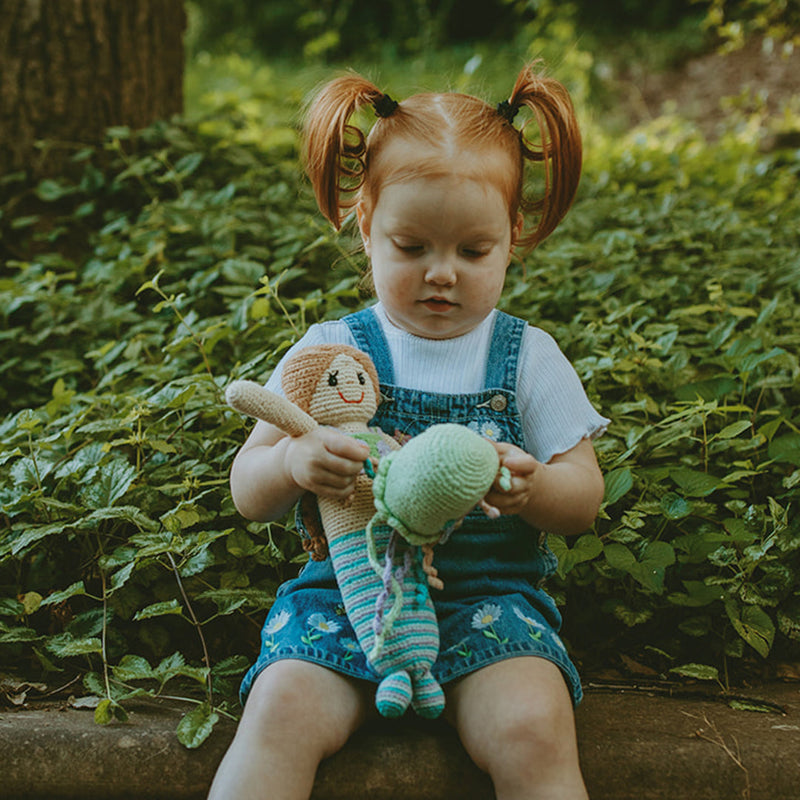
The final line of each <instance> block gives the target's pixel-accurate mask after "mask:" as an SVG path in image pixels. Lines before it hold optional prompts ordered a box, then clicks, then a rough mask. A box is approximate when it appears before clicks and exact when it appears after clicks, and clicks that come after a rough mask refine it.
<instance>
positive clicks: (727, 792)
mask: <svg viewBox="0 0 800 800" xmlns="http://www.w3.org/2000/svg"><path fill="white" fill-rule="evenodd" d="M749 694H750V695H751V696H752V697H754V698H760V699H763V700H767V701H770V702H772V703H777V704H779V705H780V706H782V707H784V708H785V709H786V712H787V713H786V715H781V714H778V713H754V712H747V711H738V710H734V709H732V708H729V707H728V706H727V705H725V704H724V703H721V702H715V701H713V700H711V699H708V698H701V697H697V698H692V697H681V698H680V699H678V698H675V697H666V696H658V695H652V694H649V693H647V692H644V691H617V692H596V691H589V692H588V693H587V696H586V699H585V700H584V702H583V704H582V705H581V707H580V708H579V709H578V713H577V724H578V736H579V741H580V747H581V761H582V764H583V770H584V775H585V778H586V783H587V786H588V788H589V793H590V796H591V798H592V800H684V799H685V798H692V800H733V799H734V798H741V797H748V795H747V794H745V793H744V792H745V788H746V787H749V798H750V800H798V798H800V788H798V787H800V687H798V686H797V685H796V684H795V685H792V684H777V685H772V686H769V687H763V688H762V689H759V690H752V691H751V692H749ZM179 716H180V711H179V710H177V709H175V708H174V707H169V706H162V705H158V704H151V705H143V706H139V707H134V708H132V709H131V713H130V721H129V722H128V723H124V724H122V723H112V724H111V725H109V726H106V727H100V726H97V725H95V724H94V721H93V718H92V714H91V713H90V712H86V711H77V710H74V709H68V710H64V711H61V710H57V709H48V710H21V711H3V712H0V754H2V785H1V786H0V794H2V796H3V797H4V798H6V800H22V799H23V798H26V799H28V800H44V798H48V800H68V799H71V798H75V799H76V800H77V799H78V798H80V800H93V799H94V798H97V800H101V799H102V800H117V798H119V799H120V800H122V799H123V798H125V799H127V798H136V800H184V799H185V800H195V799H196V800H201V799H202V798H204V797H205V795H206V791H207V789H208V786H209V785H210V783H211V779H212V777H213V775H214V772H215V770H216V766H217V764H218V763H219V761H220V759H221V758H222V755H223V754H224V752H225V750H226V748H227V746H228V744H229V743H230V740H231V738H232V736H233V732H234V727H235V726H234V725H233V723H231V722H227V721H223V722H220V723H219V724H218V726H217V729H216V730H215V731H214V734H213V735H212V736H211V737H210V739H209V740H208V741H207V742H206V743H205V744H204V745H203V747H201V748H200V749H199V750H194V751H190V750H186V749H184V748H183V747H182V746H181V745H180V744H179V743H178V741H177V739H176V737H175V726H176V724H177V720H178V718H179ZM726 748H727V750H726ZM734 756H736V758H738V760H739V763H738V764H737V763H736V761H735V759H734ZM492 797H493V793H492V789H491V784H490V782H489V780H488V779H487V777H486V776H485V775H484V774H483V773H481V772H480V771H479V770H478V769H477V768H476V767H475V766H474V765H473V764H472V763H471V762H470V761H469V759H468V757H467V755H466V753H465V752H464V751H463V749H462V748H461V746H460V744H459V742H458V740H457V737H456V736H455V735H454V733H453V732H452V731H451V730H450V729H449V728H448V727H447V726H446V725H445V724H444V723H441V722H436V723H426V722H422V721H418V720H414V719H409V720H404V721H401V722H399V723H384V724H380V725H375V726H370V727H368V728H365V729H364V730H362V731H360V732H359V733H358V734H357V735H356V736H354V737H353V739H352V740H351V741H350V742H349V743H348V745H347V747H346V748H345V749H344V750H342V751H341V752H340V753H339V754H337V755H336V756H334V757H333V758H331V759H329V760H327V761H326V762H324V763H323V764H322V765H321V766H320V770H319V773H318V775H317V781H316V785H315V789H314V794H313V800H345V798H346V799H347V800H357V799H358V798H365V799H366V798H368V799H369V800H491V798H492Z"/></svg>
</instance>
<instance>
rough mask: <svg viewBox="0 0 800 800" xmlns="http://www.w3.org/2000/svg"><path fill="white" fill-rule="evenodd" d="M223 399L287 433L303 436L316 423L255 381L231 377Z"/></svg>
mask: <svg viewBox="0 0 800 800" xmlns="http://www.w3.org/2000/svg"><path fill="white" fill-rule="evenodd" d="M225 399H226V400H227V401H228V405H230V406H232V407H233V408H235V409H236V410H237V411H241V412H242V413H243V414H247V415H248V416H249V417H255V418H256V419H260V420H261V421H262V422H269V423H270V424H272V425H274V426H275V427H276V428H279V429H280V430H282V431H284V432H285V433H288V434H289V436H302V435H303V434H306V433H308V432H309V431H312V430H314V428H316V427H317V422H316V421H315V420H314V419H313V418H312V417H310V416H309V415H308V414H306V412H305V411H302V410H301V409H299V408H298V407H297V406H296V405H295V404H294V403H291V402H289V401H288V400H287V399H286V398H284V397H281V396H280V395H278V394H275V393H274V392H270V391H269V390H267V389H265V388H264V387H263V386H261V385H260V384H258V383H256V382H255V381H233V383H231V384H230V385H229V386H228V388H227V389H226V391H225Z"/></svg>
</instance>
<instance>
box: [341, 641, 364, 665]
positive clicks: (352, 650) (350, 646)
mask: <svg viewBox="0 0 800 800" xmlns="http://www.w3.org/2000/svg"><path fill="white" fill-rule="evenodd" d="M339 644H340V645H341V646H342V647H343V648H344V649H345V650H346V651H347V655H346V656H345V657H344V660H345V661H352V659H353V656H354V655H355V654H356V653H358V652H360V651H361V645H360V644H359V643H358V642H357V641H356V640H355V639H340V640H339Z"/></svg>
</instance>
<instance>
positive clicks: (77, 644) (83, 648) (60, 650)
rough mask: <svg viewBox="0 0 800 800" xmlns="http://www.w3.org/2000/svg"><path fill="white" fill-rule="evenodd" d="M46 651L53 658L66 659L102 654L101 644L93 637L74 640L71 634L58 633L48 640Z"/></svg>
mask: <svg viewBox="0 0 800 800" xmlns="http://www.w3.org/2000/svg"><path fill="white" fill-rule="evenodd" d="M47 649H48V650H49V651H50V652H51V653H52V654H53V655H54V656H58V657H59V658H68V657H69V656H84V655H89V654H90V653H102V652H103V645H102V642H101V641H100V640H99V639H98V638H96V637H94V636H88V637H84V638H79V639H76V638H75V637H74V636H73V635H72V634H71V633H60V634H57V635H56V636H51V637H50V639H48V641H47Z"/></svg>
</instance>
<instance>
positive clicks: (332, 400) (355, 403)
mask: <svg viewBox="0 0 800 800" xmlns="http://www.w3.org/2000/svg"><path fill="white" fill-rule="evenodd" d="M377 408H378V398H377V396H376V393H375V387H374V386H373V385H372V381H371V380H370V377H369V375H368V374H367V372H366V370H365V369H364V367H362V366H361V364H359V363H358V361H356V360H355V359H354V358H353V357H352V356H348V355H345V354H344V353H340V354H339V355H338V356H336V357H335V358H334V359H333V361H331V363H330V364H329V365H328V367H327V368H326V369H325V371H324V372H323V373H322V377H321V378H320V379H319V381H318V383H317V386H316V388H315V389H314V396H313V397H312V399H311V405H310V406H309V409H308V413H309V414H311V416H312V417H314V419H315V420H317V422H319V423H320V424H321V425H334V426H336V425H341V424H342V423H344V422H368V421H369V420H370V419H372V417H373V416H375V411H376V410H377Z"/></svg>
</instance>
